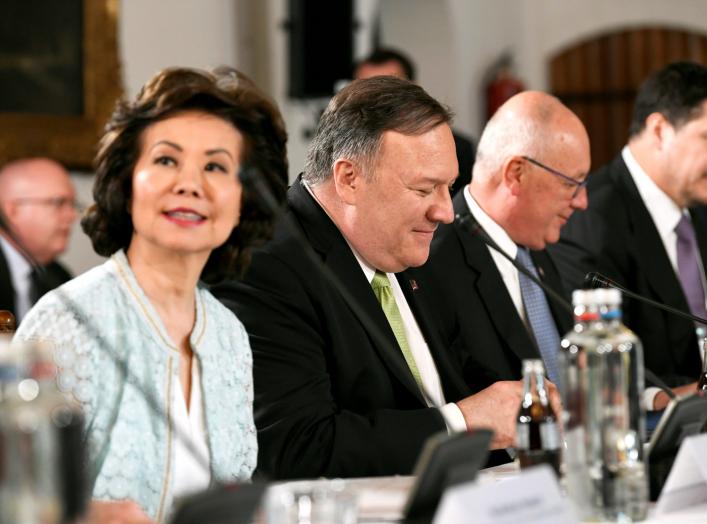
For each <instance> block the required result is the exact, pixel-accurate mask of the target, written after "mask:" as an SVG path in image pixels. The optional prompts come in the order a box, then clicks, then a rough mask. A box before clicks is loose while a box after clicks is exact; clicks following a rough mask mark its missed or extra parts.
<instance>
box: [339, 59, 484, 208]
mask: <svg viewBox="0 0 707 524" xmlns="http://www.w3.org/2000/svg"><path fill="white" fill-rule="evenodd" d="M381 75H391V76H397V77H398V78H404V79H405V80H410V81H411V82H415V81H416V80H417V74H416V71H415V65H414V64H413V63H412V60H410V58H409V57H407V56H406V55H404V54H403V53H401V52H400V51H397V50H395V49H389V48H382V47H381V48H378V49H375V50H374V51H373V52H372V53H371V54H370V55H368V56H367V57H366V58H364V59H363V60H361V61H360V62H359V63H358V64H356V68H355V69H354V75H353V76H354V79H356V80H360V79H362V78H371V77H372V76H381ZM452 136H453V137H454V147H455V150H456V152H457V162H458V163H459V176H458V177H457V179H456V180H455V181H454V184H452V188H451V191H452V195H455V194H456V193H457V192H459V190H460V189H461V188H462V187H464V186H465V185H467V184H468V183H469V181H470V180H471V171H472V168H473V167H474V157H475V156H476V148H475V146H474V141H473V139H472V138H471V137H468V136H466V135H464V134H462V133H460V132H459V131H457V130H455V129H452Z"/></svg>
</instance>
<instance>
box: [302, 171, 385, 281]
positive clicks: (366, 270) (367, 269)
mask: <svg viewBox="0 0 707 524" xmlns="http://www.w3.org/2000/svg"><path fill="white" fill-rule="evenodd" d="M300 183H301V184H302V187H304V188H305V189H306V190H307V193H309V194H310V195H311V197H312V198H313V199H314V201H315V202H316V203H317V205H318V206H319V207H321V208H322V210H323V211H324V212H325V213H326V214H327V216H328V217H329V218H330V219H331V215H330V214H329V212H328V211H327V210H326V208H325V207H324V206H323V205H322V203H321V202H320V201H319V199H318V198H317V195H315V194H314V191H312V188H311V187H309V184H308V183H307V182H305V181H304V180H303V179H301V180H300ZM332 222H334V220H332ZM341 236H342V237H344V240H346V243H347V244H348V246H349V249H350V250H351V252H352V253H353V254H354V257H356V261H357V262H358V265H359V266H361V270H362V271H363V274H364V275H365V276H366V279H368V283H369V284H370V283H371V282H373V277H374V276H376V269H375V268H374V267H372V266H371V265H370V264H369V263H368V262H366V261H365V260H364V259H363V258H362V257H361V255H359V254H358V251H356V250H355V249H354V248H353V246H352V245H351V244H350V243H349V241H348V239H347V238H346V237H345V236H344V235H343V233H342V235H341Z"/></svg>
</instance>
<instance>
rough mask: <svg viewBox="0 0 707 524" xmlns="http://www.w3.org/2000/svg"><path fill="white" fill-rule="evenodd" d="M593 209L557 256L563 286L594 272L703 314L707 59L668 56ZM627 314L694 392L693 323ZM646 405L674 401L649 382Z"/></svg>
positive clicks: (567, 234) (657, 367)
mask: <svg viewBox="0 0 707 524" xmlns="http://www.w3.org/2000/svg"><path fill="white" fill-rule="evenodd" d="M591 179H592V181H591V182H590V184H589V187H588V198H589V200H590V202H591V205H590V206H589V209H588V210H587V211H586V212H583V213H577V215H575V216H574V217H572V220H571V221H570V222H569V224H568V225H567V227H566V228H565V229H564V230H563V232H562V238H561V240H560V242H559V243H558V244H557V245H556V246H554V247H553V250H552V255H553V258H554V259H555V260H556V262H557V264H558V267H559V268H560V270H561V272H562V276H563V279H565V285H567V284H569V285H571V286H573V287H577V286H581V285H582V280H583V279H584V275H585V274H586V273H587V272H590V271H598V272H600V273H603V274H604V275H606V276H607V277H609V278H610V279H612V280H614V281H616V282H617V283H618V284H620V285H622V286H624V287H626V288H627V289H629V290H631V291H634V292H636V293H639V294H641V295H644V296H646V297H649V298H651V299H653V300H655V301H657V302H661V303H663V304H667V305H670V306H672V307H674V308H677V309H680V310H682V311H685V312H690V313H692V314H693V315H696V316H699V317H702V318H706V317H707V311H706V310H705V295H706V294H707V293H706V290H707V287H706V286H705V269H704V268H705V264H706V263H707V207H706V206H705V204H707V67H705V66H704V65H702V64H697V63H691V62H677V63H673V64H670V65H668V66H666V67H664V68H663V69H661V70H659V71H657V72H656V73H654V74H653V75H651V76H650V77H649V78H648V79H647V80H646V81H645V82H644V83H643V85H642V86H641V88H640V89H639V91H638V95H637V97H636V101H635V104H634V110H633V116H632V119H631V125H630V129H629V137H628V144H627V145H626V146H625V147H624V148H623V149H622V150H621V151H620V152H619V154H618V155H617V156H616V157H615V158H614V160H612V161H611V162H610V163H609V164H607V165H605V166H602V167H601V168H599V169H598V170H597V171H596V173H595V174H593V175H592V177H591ZM623 313H624V322H625V323H626V325H627V326H628V327H630V328H631V329H633V330H634V331H635V332H636V334H637V335H638V336H639V338H640V339H641V341H642V342H643V349H644V351H643V356H644V361H645V366H646V368H648V369H650V370H651V371H653V373H655V374H656V375H658V376H660V377H661V378H662V379H663V381H664V382H666V383H667V384H668V385H669V386H671V387H673V388H675V391H676V392H677V393H686V392H691V391H694V389H695V387H696V386H695V381H696V380H697V379H698V378H699V376H700V371H701V369H702V361H701V355H700V351H699V344H698V339H697V337H696V333H695V324H694V323H693V322H692V321H690V320H683V319H680V318H677V317H675V316H674V315H671V314H669V313H666V312H664V311H662V310H660V309H656V308H655V307H653V306H649V305H646V304H642V303H641V302H637V301H632V300H630V299H627V300H625V303H624V308H623ZM643 400H644V406H645V407H646V409H656V410H659V409H662V408H663V407H665V406H666V405H667V403H668V401H669V400H670V399H669V398H668V396H667V395H666V394H665V393H664V392H662V391H661V390H659V389H657V388H646V392H645V394H644V398H643Z"/></svg>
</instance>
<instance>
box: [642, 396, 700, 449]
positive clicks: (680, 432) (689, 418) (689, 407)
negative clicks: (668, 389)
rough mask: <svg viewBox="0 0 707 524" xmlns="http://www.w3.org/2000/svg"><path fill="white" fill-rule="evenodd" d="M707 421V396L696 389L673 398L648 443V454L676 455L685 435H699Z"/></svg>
mask: <svg viewBox="0 0 707 524" xmlns="http://www.w3.org/2000/svg"><path fill="white" fill-rule="evenodd" d="M705 422H707V396H705V395H704V394H703V393H702V392H699V391H696V392H695V393H691V394H689V395H687V396H684V397H679V398H676V399H673V400H672V401H671V402H670V404H668V407H667V408H666V410H665V413H664V414H663V416H662V417H661V419H660V422H659V423H658V426H657V427H656V428H655V431H654V432H653V436H652V437H651V440H650V443H649V445H648V455H649V457H651V458H660V457H664V456H668V455H675V454H676V453H677V451H678V449H679V448H680V444H682V441H683V439H684V438H685V437H689V436H690V435H697V434H698V433H700V432H701V431H702V428H703V426H704V425H705Z"/></svg>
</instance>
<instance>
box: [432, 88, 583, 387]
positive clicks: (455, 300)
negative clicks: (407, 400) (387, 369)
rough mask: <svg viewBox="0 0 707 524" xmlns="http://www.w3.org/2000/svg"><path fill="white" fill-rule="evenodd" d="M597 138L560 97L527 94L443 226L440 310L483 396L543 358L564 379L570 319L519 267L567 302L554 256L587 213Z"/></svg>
mask: <svg viewBox="0 0 707 524" xmlns="http://www.w3.org/2000/svg"><path fill="white" fill-rule="evenodd" d="M589 163H590V158H589V138H588V137H587V133H586V130H585V129H584V126H583V125H582V123H581V122H580V120H579V119H578V118H577V116H576V115H574V114H573V113H572V112H571V111H570V110H569V109H568V108H567V107H565V106H564V105H562V103H560V101H559V100H557V99H556V98H554V97H552V96H550V95H547V94H545V93H541V92H532V91H526V92H523V93H520V94H518V95H516V96H514V97H513V98H511V99H510V100H509V101H508V102H506V103H505V104H504V105H503V106H501V108H500V109H499V110H498V111H497V112H496V113H495V115H494V116H493V118H492V119H491V120H490V121H489V123H488V124H487V125H486V127H485V129H484V131H483V133H482V135H481V139H480V140H479V148H478V153H477V160H476V165H475V166H474V176H473V178H472V181H471V184H470V185H468V186H467V187H466V188H465V189H464V190H463V191H462V192H461V193H459V194H458V195H457V196H456V197H455V198H454V210H455V213H456V216H457V218H456V220H455V221H454V223H452V224H449V225H444V226H441V227H440V230H439V231H438V233H437V235H436V236H435V240H434V242H433V245H432V254H431V255H430V260H429V261H428V263H427V264H426V266H425V267H424V268H423V269H424V271H425V272H427V273H431V278H432V279H433V282H434V286H433V289H434V291H435V293H434V295H435V297H436V309H437V311H439V312H441V315H440V317H441V322H442V324H443V325H444V326H445V327H444V331H445V332H446V333H448V334H449V335H448V336H451V337H452V338H453V339H454V340H455V343H454V350H455V351H456V353H457V354H458V355H459V358H461V360H462V366H463V369H464V377H465V379H466V381H467V383H468V384H469V385H471V386H472V388H473V389H474V390H475V391H478V390H480V389H483V388H485V387H487V386H488V385H489V384H492V383H494V382H496V381H498V380H513V379H517V378H519V377H520V376H521V360H522V359H528V358H541V357H542V359H543V360H544V362H545V367H546V370H547V372H548V375H549V378H550V380H551V381H553V382H555V381H556V380H557V373H558V371H559V370H558V363H557V351H558V349H559V341H560V337H561V336H562V335H563V334H564V333H565V332H566V331H568V330H569V329H570V327H571V322H572V315H571V311H568V310H567V308H566V307H565V306H563V304H561V303H558V301H557V300H555V299H553V298H552V297H548V296H546V295H545V293H544V291H543V290H542V289H541V288H540V287H539V286H537V285H536V284H534V283H533V282H531V281H530V280H529V279H527V277H526V276H525V275H523V274H521V273H520V272H519V271H518V270H517V269H516V268H515V267H514V266H513V264H512V263H511V262H509V261H508V260H507V259H506V258H504V257H503V256H502V255H500V254H499V253H498V252H497V251H496V250H495V249H493V248H491V247H490V246H489V245H487V242H486V239H487V238H490V240H491V242H493V243H495V244H496V245H498V246H499V247H500V248H501V249H502V250H503V251H505V252H506V253H507V254H508V255H509V256H510V257H511V258H514V259H516V260H517V261H518V262H519V263H521V264H523V265H524V266H525V267H526V269H528V270H530V271H532V272H534V273H536V275H537V276H538V278H539V279H540V280H541V281H544V283H545V284H547V285H548V286H549V287H550V288H552V289H554V290H555V291H557V292H558V293H560V294H563V290H562V285H561V281H560V277H559V275H558V273H557V269H556V268H555V266H554V264H553V263H552V260H551V259H550V257H549V255H548V254H547V252H546V251H545V247H546V245H548V244H552V243H554V242H556V241H557V240H558V239H559V235H560V228H561V227H562V226H563V225H564V223H565V222H566V221H567V219H568V218H569V216H570V215H572V213H573V212H574V211H575V210H577V209H584V208H585V207H586V205H587V197H586V191H585V189H584V184H585V180H586V176H587V172H588V170H589Z"/></svg>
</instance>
